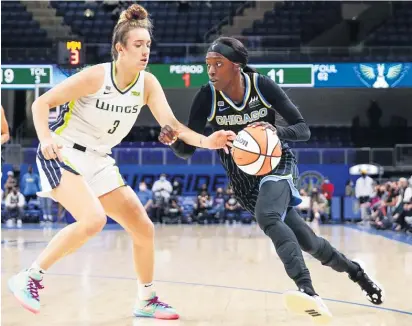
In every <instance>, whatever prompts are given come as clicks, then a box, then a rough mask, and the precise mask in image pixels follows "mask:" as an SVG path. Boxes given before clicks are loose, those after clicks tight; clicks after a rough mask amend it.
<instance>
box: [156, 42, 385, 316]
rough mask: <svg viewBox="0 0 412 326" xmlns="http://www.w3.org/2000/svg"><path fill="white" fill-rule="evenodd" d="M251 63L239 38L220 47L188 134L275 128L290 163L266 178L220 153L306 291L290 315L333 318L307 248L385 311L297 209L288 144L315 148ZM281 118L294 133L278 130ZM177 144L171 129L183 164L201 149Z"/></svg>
mask: <svg viewBox="0 0 412 326" xmlns="http://www.w3.org/2000/svg"><path fill="white" fill-rule="evenodd" d="M247 60H248V52H247V50H246V48H245V47H244V46H243V44H242V43H241V42H240V41H238V40H237V39H234V38H229V37H221V38H219V39H217V40H216V41H215V42H213V44H212V45H211V46H210V47H209V49H208V52H207V55H206V63H207V71H208V75H209V79H210V82H209V83H208V84H207V85H205V86H203V87H202V88H201V89H200V90H199V91H198V93H197V94H196V96H195V98H194V100H193V103H192V107H191V111H190V116H189V122H188V127H189V128H191V129H192V130H194V131H196V132H198V133H202V132H204V128H205V126H206V123H207V122H209V123H210V124H211V125H212V127H213V129H214V130H219V129H228V130H232V131H234V132H235V133H237V132H239V131H240V130H242V129H243V128H245V127H246V126H248V125H252V126H254V127H256V128H270V129H271V130H273V131H274V132H276V133H277V135H278V136H279V138H280V140H281V142H282V158H281V160H280V162H279V164H278V166H277V167H276V168H275V169H274V170H273V171H272V172H271V173H270V174H268V175H266V176H252V175H248V174H246V173H244V172H243V171H241V170H240V169H239V168H238V167H237V166H236V164H235V163H234V161H233V158H232V156H231V155H230V153H229V154H227V153H226V152H225V151H224V150H218V154H219V156H220V160H221V162H222V165H223V166H224V168H225V170H226V172H227V175H228V178H229V181H230V184H231V186H232V189H233V191H234V193H235V195H236V197H237V199H238V200H239V202H240V203H241V205H242V206H243V207H244V208H245V209H246V210H248V211H249V212H251V213H252V214H254V215H255V217H256V220H257V222H258V224H259V226H260V227H261V229H262V230H263V231H264V232H265V234H266V235H267V236H268V237H269V238H270V239H271V240H272V241H273V244H274V245H275V248H276V252H277V253H278V255H279V257H280V259H281V260H282V262H283V264H284V266H285V269H286V272H287V274H288V275H289V277H290V278H292V279H293V280H294V281H295V283H296V285H297V287H298V289H299V291H290V292H287V293H285V302H286V305H287V306H288V308H289V310H291V311H293V312H296V313H301V314H309V315H310V316H312V317H313V318H314V320H316V321H319V322H324V321H328V320H329V319H330V318H331V314H330V312H329V310H328V308H327V307H326V306H325V305H324V303H323V302H322V300H321V299H320V297H319V296H318V295H317V293H316V292H315V290H314V288H313V285H312V280H311V277H310V274H309V270H308V269H307V267H306V265H305V261H304V259H303V256H302V251H301V249H302V250H304V251H306V252H308V253H309V254H311V255H312V256H313V257H315V258H316V259H318V260H319V261H320V262H321V263H322V264H323V265H326V266H329V267H331V268H333V269H334V270H336V271H338V272H346V273H348V275H349V277H350V279H352V280H353V281H354V282H356V283H358V284H359V286H360V287H361V289H362V290H363V292H364V293H365V295H366V296H367V298H368V300H369V301H371V302H372V303H374V304H381V303H382V302H383V290H382V288H381V287H380V286H379V285H377V284H376V283H375V282H374V281H373V280H372V279H371V278H370V277H369V276H368V274H367V273H366V272H365V271H364V269H363V267H361V265H360V264H359V263H358V262H354V261H351V260H349V259H347V258H346V257H345V256H344V255H343V254H342V253H340V252H339V251H337V250H336V249H335V248H333V247H332V246H331V244H330V243H329V242H328V241H326V240H325V239H323V238H321V237H318V236H316V235H315V233H314V232H313V231H312V229H311V228H310V227H309V226H308V225H307V224H306V223H305V222H304V221H303V219H302V218H301V217H300V216H299V214H298V213H297V212H296V210H295V209H294V208H293V206H296V205H298V204H299V203H300V202H301V199H300V196H299V193H298V191H297V189H296V188H295V185H294V181H295V180H296V178H297V177H298V169H297V162H296V159H295V157H294V155H293V153H292V151H291V149H290V148H289V146H288V145H287V143H286V141H307V140H308V139H309V138H310V131H309V128H308V126H307V124H306V123H305V121H304V119H303V118H302V115H301V114H300V112H299V110H298V109H297V108H296V106H295V105H294V104H293V103H292V102H291V101H290V99H289V98H288V97H287V95H286V94H285V93H284V92H283V90H282V89H281V88H280V87H279V86H278V85H277V84H276V83H274V82H273V81H272V80H271V79H270V78H268V77H266V76H263V75H260V74H258V73H256V71H254V70H253V69H252V68H250V67H249V66H247ZM279 115H280V116H281V117H282V118H283V119H284V120H285V121H286V122H287V123H288V125H289V126H288V127H284V126H280V125H279V124H278V116H279ZM176 139H177V134H176V132H175V131H174V130H172V129H171V128H170V127H169V126H164V127H163V128H162V130H161V133H160V136H159V140H160V141H161V142H162V143H164V144H169V145H171V147H172V149H173V151H174V152H175V153H176V155H177V156H179V157H181V158H185V159H187V158H189V157H190V156H191V155H193V153H194V151H195V147H192V146H190V145H187V144H185V143H184V142H182V141H180V140H176Z"/></svg>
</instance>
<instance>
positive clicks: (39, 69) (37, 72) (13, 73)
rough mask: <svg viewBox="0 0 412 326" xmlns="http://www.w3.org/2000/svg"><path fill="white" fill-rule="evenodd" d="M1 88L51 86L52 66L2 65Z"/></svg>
mask: <svg viewBox="0 0 412 326" xmlns="http://www.w3.org/2000/svg"><path fill="white" fill-rule="evenodd" d="M0 82H1V88H4V89H18V88H34V87H35V86H36V85H38V86H42V87H51V86H52V85H53V66H51V65H32V66H31V65H2V66H1V76H0Z"/></svg>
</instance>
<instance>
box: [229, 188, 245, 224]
mask: <svg viewBox="0 0 412 326" xmlns="http://www.w3.org/2000/svg"><path fill="white" fill-rule="evenodd" d="M226 194H227V196H228V198H227V200H226V204H225V216H226V220H227V221H229V223H230V224H232V223H233V221H239V220H240V212H241V209H242V208H241V206H240V203H239V202H238V200H237V199H236V197H235V194H234V193H233V190H232V188H230V187H228V188H227V190H226Z"/></svg>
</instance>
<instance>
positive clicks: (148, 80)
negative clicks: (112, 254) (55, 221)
mask: <svg viewBox="0 0 412 326" xmlns="http://www.w3.org/2000/svg"><path fill="white" fill-rule="evenodd" d="M151 29H152V24H151V21H150V19H149V18H148V14H147V11H146V10H145V9H144V8H143V7H141V6H139V5H136V4H134V5H132V6H130V7H129V8H128V9H127V10H125V11H123V12H122V14H121V16H120V18H119V21H118V23H117V24H116V26H115V28H114V32H113V40H112V54H113V58H114V62H113V63H104V64H100V65H96V66H92V67H90V68H88V69H85V70H83V71H82V72H79V73H77V74H76V75H74V76H72V77H70V78H68V79H67V80H65V81H64V82H62V83H61V84H59V85H57V86H56V87H54V88H53V89H51V90H50V91H48V92H47V93H45V94H44V95H42V96H41V97H39V98H38V99H37V100H36V101H35V102H34V103H33V108H32V109H33V119H34V125H35V128H36V131H37V135H38V137H39V140H40V146H39V151H38V155H37V165H38V169H39V172H40V177H41V182H42V192H41V193H40V194H39V195H40V196H49V197H52V198H53V199H55V200H56V201H58V202H60V203H61V204H62V205H63V206H64V207H65V208H66V209H67V210H68V211H69V212H70V213H71V214H72V215H73V217H74V218H75V219H76V222H75V223H73V224H70V225H68V226H66V227H65V228H64V229H62V230H61V231H60V232H59V233H57V234H56V236H55V237H54V238H53V239H52V240H51V242H50V243H49V244H48V246H47V247H46V248H45V250H44V251H43V252H42V253H41V254H40V255H39V256H38V257H37V259H36V260H35V261H34V263H33V264H32V266H31V267H30V268H28V269H27V270H24V271H22V272H20V273H19V274H17V275H15V276H13V277H12V278H11V279H10V280H9V282H8V285H9V288H10V290H11V291H12V292H13V294H14V296H15V297H16V298H17V299H18V300H19V301H20V303H21V304H22V305H23V306H24V307H25V308H26V309H28V310H30V311H31V312H33V313H38V312H39V310H40V300H39V293H38V290H40V289H43V286H42V284H41V281H42V279H43V275H44V273H45V271H46V270H48V269H49V268H50V267H51V266H52V265H53V264H55V263H56V262H57V261H58V260H59V259H61V258H62V257H64V256H65V255H68V254H69V253H72V252H73V251H75V250H77V249H78V248H80V247H81V246H82V245H83V244H84V243H85V242H87V241H88V240H89V239H90V238H91V237H93V236H94V235H96V234H97V233H99V232H100V231H101V230H102V229H103V227H104V226H105V224H106V216H110V217H111V218H113V219H114V220H115V221H117V222H118V223H119V224H120V225H122V226H123V227H124V228H125V230H126V231H127V232H128V233H129V234H130V235H131V237H132V239H133V256H134V257H133V258H134V263H135V270H136V274H137V280H138V300H137V303H136V306H135V308H134V315H135V316H144V317H154V318H160V319H177V318H179V316H178V314H177V313H176V311H175V310H174V309H173V308H172V307H170V306H169V305H168V304H166V303H163V302H161V301H159V299H158V297H157V296H156V292H155V287H154V284H153V269H154V229H153V224H152V222H151V221H150V219H149V217H148V216H147V214H146V211H145V209H144V207H143V206H142V204H141V203H140V201H139V200H138V197H137V195H136V194H135V193H134V191H133V190H132V189H131V188H130V187H127V186H125V183H124V181H123V178H122V176H121V175H120V173H119V169H118V168H117V166H116V164H115V161H114V160H113V159H112V158H111V157H110V156H109V155H108V154H110V153H111V149H112V147H114V146H116V145H117V144H119V143H120V142H121V140H122V139H123V138H124V137H125V136H126V135H127V134H128V133H129V131H130V129H131V128H132V127H133V125H134V124H135V121H136V118H137V116H138V114H139V112H140V110H141V108H142V106H143V105H145V104H147V105H148V106H149V107H150V110H151V112H152V113H153V116H154V117H155V118H156V120H157V121H158V122H159V124H160V125H161V126H165V125H172V126H174V128H176V129H177V130H179V131H180V133H179V138H180V139H182V140H183V141H184V142H186V143H188V144H191V145H193V146H197V147H203V148H209V149H220V148H224V149H225V150H228V146H230V144H231V140H233V139H234V138H235V134H234V133H233V132H231V131H223V130H222V131H218V132H216V133H214V134H212V135H210V136H209V137H205V136H203V135H200V134H198V133H196V132H194V131H192V130H190V129H188V128H187V127H185V126H183V125H182V124H181V123H180V122H178V121H177V120H176V118H175V116H174V115H173V113H172V110H171V109H170V107H169V105H168V103H167V100H166V97H165V95H164V92H163V90H162V88H161V86H160V84H159V82H158V81H157V79H156V78H155V77H154V76H153V75H151V74H150V73H147V72H145V71H144V69H145V68H146V65H147V63H148V59H149V53H150V44H151V38H150V35H151V33H150V32H151ZM69 101H70V102H69ZM66 102H69V104H68V105H67V106H66V108H65V109H64V110H62V113H61V116H60V118H59V119H58V120H57V121H56V123H54V124H52V125H51V126H50V127H49V126H48V115H49V109H50V108H52V107H56V106H58V105H61V104H63V103H66ZM136 169H138V167H136ZM107 295H108V296H109V295H110V294H107Z"/></svg>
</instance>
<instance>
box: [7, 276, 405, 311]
mask: <svg viewBox="0 0 412 326" xmlns="http://www.w3.org/2000/svg"><path fill="white" fill-rule="evenodd" d="M1 273H2V274H5V273H6V272H5V271H2V272H1ZM47 275H54V276H83V274H65V273H47ZM87 277H90V278H100V279H112V280H126V281H130V280H131V281H134V282H135V281H136V279H135V278H133V277H126V276H108V275H87ZM154 281H155V282H159V283H169V284H180V285H188V286H204V287H212V288H220V289H228V290H239V291H248V292H261V293H269V294H278V295H281V294H283V293H282V292H279V291H271V290H261V289H251V288H242V287H237V286H227V285H218V284H206V283H194V282H181V281H166V280H154ZM359 291H360V290H359ZM322 299H323V300H325V301H330V302H336V303H343V304H347V305H352V306H359V307H365V308H371V309H377V310H382V311H389V312H396V313H398V314H404V315H410V316H412V311H405V310H399V309H393V308H385V307H380V306H373V305H368V304H364V303H357V302H352V301H344V300H336V299H328V298H322Z"/></svg>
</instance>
